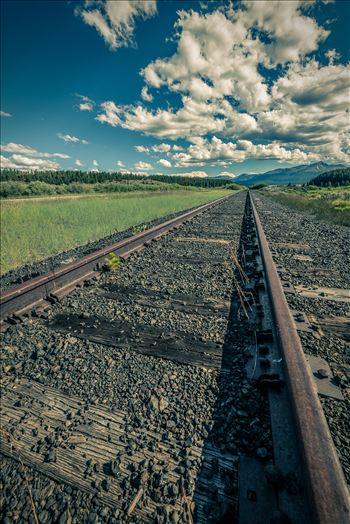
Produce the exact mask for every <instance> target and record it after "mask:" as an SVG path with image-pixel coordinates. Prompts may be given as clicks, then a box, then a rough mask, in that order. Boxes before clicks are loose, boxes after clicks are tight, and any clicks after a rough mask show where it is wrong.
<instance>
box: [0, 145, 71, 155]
mask: <svg viewBox="0 0 350 524" xmlns="http://www.w3.org/2000/svg"><path fill="white" fill-rule="evenodd" d="M0 149H1V151H3V152H4V153H18V154H21V155H27V156H34V157H35V156H41V157H44V158H53V157H56V158H62V159H67V158H70V156H69V155H65V154H64V153H42V152H41V151H37V150H36V149H33V148H32V147H30V146H25V145H23V144H16V143H14V142H9V143H8V144H1V146H0Z"/></svg>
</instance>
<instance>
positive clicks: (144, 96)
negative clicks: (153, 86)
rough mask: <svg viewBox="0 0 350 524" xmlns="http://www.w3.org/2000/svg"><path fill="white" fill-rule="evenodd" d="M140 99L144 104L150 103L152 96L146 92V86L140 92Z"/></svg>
mask: <svg viewBox="0 0 350 524" xmlns="http://www.w3.org/2000/svg"><path fill="white" fill-rule="evenodd" d="M141 98H142V99H143V100H145V101H146V102H152V100H153V96H152V95H151V93H149V92H148V87H147V86H143V88H142V90H141Z"/></svg>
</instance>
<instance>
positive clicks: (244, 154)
mask: <svg viewBox="0 0 350 524" xmlns="http://www.w3.org/2000/svg"><path fill="white" fill-rule="evenodd" d="M196 142H197V143H196V144H192V145H190V146H189V147H188V148H187V150H186V151H185V152H183V153H175V154H174V155H173V157H172V158H173V160H175V161H176V166H177V167H187V166H195V165H197V166H204V165H206V164H210V165H215V164H217V165H229V163H230V162H243V161H244V160H247V159H276V160H280V161H284V162H295V163H301V162H313V161H317V160H320V156H319V155H318V154H313V153H305V152H303V151H301V150H300V149H299V148H294V149H287V148H285V147H283V146H281V145H279V144H277V143H274V142H273V143H270V144H254V143H253V142H251V141H250V140H238V141H237V142H231V141H229V142H224V141H222V140H221V139H220V138H217V137H216V136H214V137H213V138H212V139H211V141H209V140H206V139H203V138H201V139H200V140H197V141H196ZM213 162H214V164H213Z"/></svg>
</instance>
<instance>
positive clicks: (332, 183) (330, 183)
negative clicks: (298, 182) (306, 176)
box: [307, 167, 350, 187]
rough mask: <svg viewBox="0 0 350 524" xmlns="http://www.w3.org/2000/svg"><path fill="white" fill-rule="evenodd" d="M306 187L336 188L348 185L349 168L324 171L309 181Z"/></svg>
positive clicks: (349, 178) (349, 177)
mask: <svg viewBox="0 0 350 524" xmlns="http://www.w3.org/2000/svg"><path fill="white" fill-rule="evenodd" d="M307 185H308V186H319V187H338V186H348V185H350V167H345V168H343V169H334V170H333V171H326V172H325V173H322V174H321V175H318V176H317V177H315V178H313V179H312V180H310V182H309V183H308V184H307Z"/></svg>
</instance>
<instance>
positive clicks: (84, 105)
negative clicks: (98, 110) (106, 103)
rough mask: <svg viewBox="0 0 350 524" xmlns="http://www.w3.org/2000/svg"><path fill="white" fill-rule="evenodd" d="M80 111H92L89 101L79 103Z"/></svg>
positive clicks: (92, 107)
mask: <svg viewBox="0 0 350 524" xmlns="http://www.w3.org/2000/svg"><path fill="white" fill-rule="evenodd" d="M79 109H80V111H93V109H94V106H93V105H92V104H91V103H90V102H82V103H81V104H79Z"/></svg>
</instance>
